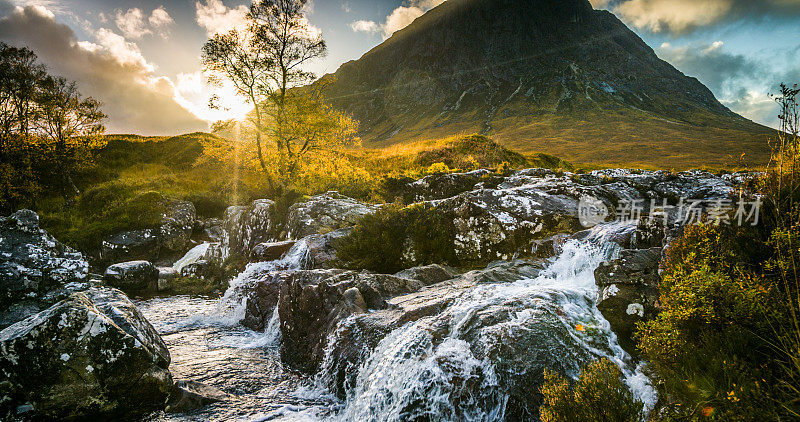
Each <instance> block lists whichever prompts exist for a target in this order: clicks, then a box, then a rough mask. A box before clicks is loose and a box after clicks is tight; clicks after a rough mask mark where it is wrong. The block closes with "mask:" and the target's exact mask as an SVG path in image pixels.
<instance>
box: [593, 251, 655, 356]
mask: <svg viewBox="0 0 800 422" xmlns="http://www.w3.org/2000/svg"><path fill="white" fill-rule="evenodd" d="M661 251H662V250H661V248H660V247H657V248H651V249H638V250H630V249H628V250H623V251H622V252H621V254H620V258H619V259H617V260H614V261H611V262H606V263H603V264H602V265H600V267H598V268H597V269H596V270H595V282H596V283H597V287H598V289H599V294H598V300H597V308H598V309H599V310H600V312H602V313H603V316H604V317H605V318H606V319H607V320H608V322H609V323H610V324H611V328H612V329H613V330H614V332H615V333H617V336H618V337H619V341H620V345H622V346H623V347H624V348H625V349H626V350H628V351H629V352H635V347H634V342H633V340H632V335H633V333H634V331H635V329H636V324H637V323H639V322H641V321H645V320H648V319H650V318H653V317H654V316H655V315H656V314H657V313H658V295H659V293H658V284H659V282H660V281H661V277H660V276H659V273H658V269H659V263H660V262H661Z"/></svg>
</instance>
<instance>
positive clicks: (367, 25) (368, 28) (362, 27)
mask: <svg viewBox="0 0 800 422" xmlns="http://www.w3.org/2000/svg"><path fill="white" fill-rule="evenodd" d="M350 29H352V30H353V32H380V31H381V26H380V25H378V24H377V23H375V22H374V21H355V22H352V23H350Z"/></svg>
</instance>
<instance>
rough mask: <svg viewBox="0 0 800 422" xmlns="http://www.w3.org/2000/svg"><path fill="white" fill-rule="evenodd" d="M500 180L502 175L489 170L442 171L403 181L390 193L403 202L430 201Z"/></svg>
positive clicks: (449, 196)
mask: <svg viewBox="0 0 800 422" xmlns="http://www.w3.org/2000/svg"><path fill="white" fill-rule="evenodd" d="M498 180H502V176H500V175H498V174H496V173H492V172H491V171H489V170H475V171H471V172H468V173H442V174H433V175H430V176H426V177H423V178H422V179H419V180H413V181H409V182H408V183H403V184H402V185H401V186H398V187H396V188H395V189H392V192H389V194H390V195H394V196H397V197H399V198H401V199H402V200H403V201H404V202H405V203H414V202H422V201H431V200H436V199H445V198H451V197H453V196H456V195H458V194H460V193H464V192H469V191H471V190H473V189H474V188H475V186H476V185H477V184H479V183H484V184H485V183H486V182H494V181H498Z"/></svg>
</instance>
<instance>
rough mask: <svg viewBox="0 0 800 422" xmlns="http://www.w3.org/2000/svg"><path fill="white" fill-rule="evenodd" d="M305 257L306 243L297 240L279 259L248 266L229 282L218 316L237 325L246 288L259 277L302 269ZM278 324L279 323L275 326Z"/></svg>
mask: <svg viewBox="0 0 800 422" xmlns="http://www.w3.org/2000/svg"><path fill="white" fill-rule="evenodd" d="M307 256H308V243H307V242H306V241H305V240H299V241H298V242H297V243H295V244H294V246H292V248H291V249H289V251H288V252H286V254H285V255H284V256H283V258H281V259H278V260H276V261H267V262H256V263H252V264H248V265H247V267H245V269H244V271H242V272H241V273H240V274H239V275H237V276H236V277H234V278H233V279H232V280H231V281H230V283H229V285H228V289H227V290H226V291H225V294H224V295H223V296H222V298H221V299H220V301H219V305H218V313H219V315H220V316H221V317H223V318H224V319H225V320H226V321H227V322H228V323H229V324H238V323H239V321H241V320H242V319H243V318H244V315H245V309H246V307H247V297H246V295H245V293H246V291H247V288H246V287H247V286H249V285H252V284H253V283H256V282H258V280H259V279H260V278H261V277H263V276H264V275H267V274H269V273H271V272H273V271H284V270H299V269H302V268H304V266H305V264H306V257H307ZM276 317H277V314H276ZM279 323H280V321H278V322H277V323H276V324H279Z"/></svg>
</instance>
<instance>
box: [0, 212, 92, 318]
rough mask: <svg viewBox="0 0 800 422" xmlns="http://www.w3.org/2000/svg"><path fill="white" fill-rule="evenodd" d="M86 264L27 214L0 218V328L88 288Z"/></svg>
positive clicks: (30, 213) (16, 213)
mask: <svg viewBox="0 0 800 422" xmlns="http://www.w3.org/2000/svg"><path fill="white" fill-rule="evenodd" d="M88 281H89V263H88V262H87V261H86V260H85V259H84V257H83V255H81V253H80V252H77V251H75V250H73V249H71V248H69V247H68V246H65V245H64V244H62V243H60V242H59V241H57V240H56V239H55V238H53V237H52V236H50V235H49V234H48V233H47V232H46V231H44V230H42V229H41V228H40V227H39V216H38V215H37V214H36V213H35V212H33V211H29V210H21V211H17V212H15V213H14V214H12V215H10V216H8V217H5V218H0V328H5V327H6V326H8V325H11V324H13V323H15V322H17V321H19V320H22V319H24V318H26V317H28V316H30V315H32V314H35V313H37V312H39V311H41V310H42V309H45V308H47V307H49V306H50V305H52V304H54V303H56V302H58V301H59V300H62V299H63V298H65V297H67V296H69V295H70V294H72V293H74V292H75V291H79V290H84V289H86V288H88Z"/></svg>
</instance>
